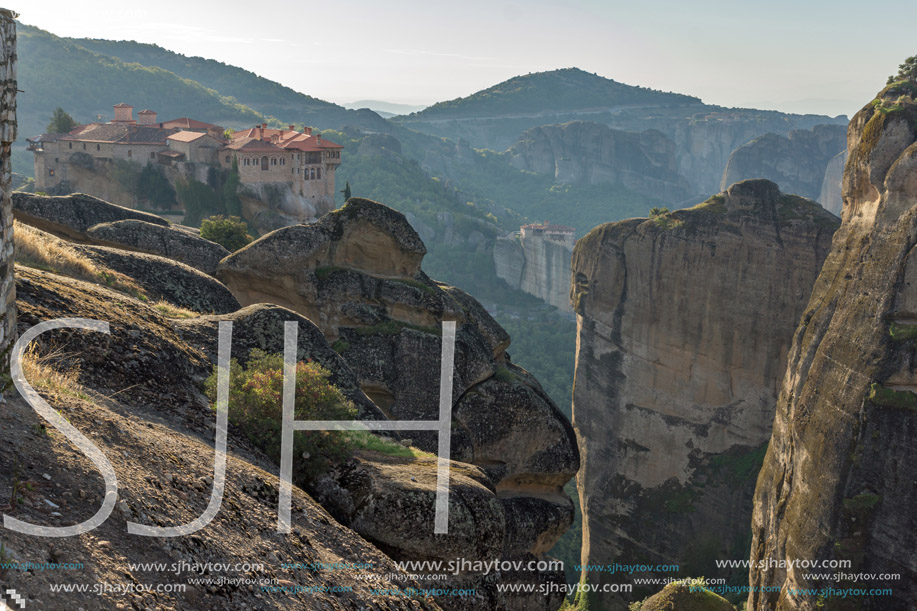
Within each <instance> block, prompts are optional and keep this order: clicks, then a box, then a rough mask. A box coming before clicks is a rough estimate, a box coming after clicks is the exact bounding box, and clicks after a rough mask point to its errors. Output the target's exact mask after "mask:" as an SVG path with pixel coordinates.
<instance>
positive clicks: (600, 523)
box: [572, 180, 838, 609]
mask: <svg viewBox="0 0 917 611" xmlns="http://www.w3.org/2000/svg"><path fill="white" fill-rule="evenodd" d="M837 226H838V220H837V218H836V217H834V216H832V215H831V214H829V213H828V212H826V211H825V210H824V209H823V208H822V207H821V206H819V205H818V204H816V203H815V202H813V201H810V200H806V199H803V198H800V197H796V196H792V195H784V194H782V193H780V191H779V190H778V189H777V186H776V185H775V184H774V183H772V182H770V181H767V180H749V181H745V182H741V183H738V184H735V185H732V186H731V187H730V188H729V189H727V190H726V191H725V192H724V193H721V194H719V195H716V196H714V197H712V198H710V199H709V200H708V201H707V202H705V203H703V204H700V205H698V206H696V207H694V208H691V209H687V210H678V211H675V212H671V213H668V214H665V215H662V216H658V217H655V218H650V219H632V220H627V221H621V222H617V223H610V224H607V225H602V226H600V227H598V228H596V229H594V230H592V231H591V232H590V233H589V234H588V235H586V236H585V237H584V238H582V239H581V240H580V241H579V242H578V243H577V245H576V248H575V249H574V254H573V287H572V300H573V307H574V311H575V312H576V314H577V322H578V334H579V339H578V344H577V347H578V351H577V365H576V378H575V386H574V397H573V419H574V424H575V428H576V431H577V435H578V437H579V442H580V448H581V451H582V453H583V466H582V469H581V470H580V473H579V475H578V483H579V490H580V498H581V502H582V507H583V554H582V563H583V564H584V565H586V564H592V565H595V564H610V563H614V562H618V563H621V564H626V563H636V562H639V563H645V564H678V565H680V566H681V567H682V571H684V572H686V573H687V574H689V575H705V576H708V577H713V576H720V574H719V573H718V572H717V571H716V570H715V568H714V566H713V560H714V559H716V558H743V557H744V556H745V554H746V551H745V550H746V549H747V545H748V541H747V533H748V523H749V520H750V518H751V511H752V508H751V496H752V491H753V488H754V482H755V477H756V474H757V471H758V467H759V465H760V461H761V457H762V455H763V452H764V448H765V447H766V445H767V440H768V438H769V437H770V432H771V422H772V421H773V415H774V408H775V405H776V401H777V388H778V383H779V380H780V379H781V378H782V376H783V372H784V366H785V354H786V351H787V348H788V346H789V343H790V339H791V337H792V332H793V329H794V328H795V326H796V322H797V321H798V319H799V315H800V313H801V312H802V310H803V308H804V307H805V304H806V302H807V300H808V297H809V293H810V290H811V287H812V284H813V282H814V280H815V277H816V275H817V274H818V270H819V268H820V267H821V263H822V260H823V259H824V257H825V256H826V255H827V252H828V249H829V248H830V244H831V236H832V234H833V233H834V231H835V229H836V228H837ZM659 576H660V577H671V576H672V575H671V574H668V575H667V574H661V575H659ZM585 578H586V579H587V580H588V581H598V580H601V579H611V580H612V581H620V575H613V576H609V575H608V574H607V573H603V574H601V575H600V574H597V573H596V574H589V575H585ZM648 593H652V591H650V592H647V594H648ZM635 594H638V595H639V594H640V592H636V593H635ZM596 604H598V605H605V606H599V607H597V608H611V609H619V608H625V606H624V605H623V603H622V602H621V601H614V600H612V597H611V596H608V597H602V598H601V600H597V601H596ZM590 608H592V607H590Z"/></svg>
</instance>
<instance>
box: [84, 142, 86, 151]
mask: <svg viewBox="0 0 917 611" xmlns="http://www.w3.org/2000/svg"><path fill="white" fill-rule="evenodd" d="M83 150H84V151H85V150H86V143H85V142H84V143H83Z"/></svg>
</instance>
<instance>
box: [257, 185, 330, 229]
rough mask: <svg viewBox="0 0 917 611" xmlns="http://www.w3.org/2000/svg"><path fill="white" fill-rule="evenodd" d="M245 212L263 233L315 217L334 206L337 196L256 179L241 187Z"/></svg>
mask: <svg viewBox="0 0 917 611" xmlns="http://www.w3.org/2000/svg"><path fill="white" fill-rule="evenodd" d="M239 201H240V202H241V203H242V216H243V217H244V218H245V219H246V220H247V221H248V222H249V223H251V225H252V227H254V228H255V230H256V231H258V232H259V233H267V232H269V231H273V230H274V229H279V228H280V227H286V226H287V225H293V224H296V223H307V222H309V221H314V220H315V219H317V218H318V217H320V216H322V215H323V214H325V213H327V212H331V211H332V210H334V196H333V195H330V196H328V195H324V196H320V197H307V196H303V195H300V194H299V193H297V192H295V191H294V190H293V188H292V187H291V186H290V185H288V184H286V183H252V184H247V185H245V186H244V187H243V188H241V189H240V190H239Z"/></svg>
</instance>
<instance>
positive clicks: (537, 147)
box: [508, 121, 692, 201]
mask: <svg viewBox="0 0 917 611" xmlns="http://www.w3.org/2000/svg"><path fill="white" fill-rule="evenodd" d="M508 154H509V155H510V160H511V162H512V164H513V165H515V166H516V167H518V168H520V169H522V170H528V171H530V172H535V173H538V174H548V175H550V176H552V177H554V180H556V181H557V182H560V183H573V184H587V185H595V184H601V183H614V184H619V185H622V186H625V187H627V188H629V189H631V190H633V191H637V192H638V193H643V194H645V195H649V196H650V197H654V198H658V199H661V200H666V201H681V200H684V199H687V198H688V197H689V196H690V195H691V194H692V192H691V186H690V185H689V183H688V181H687V180H686V179H685V178H684V177H683V176H681V175H679V173H678V170H677V167H676V161H675V143H673V142H672V141H671V140H669V139H668V138H666V137H665V136H664V135H663V134H662V133H661V132H658V131H656V130H646V131H643V132H640V133H633V132H624V131H620V130H615V129H611V128H610V127H608V126H607V125H603V124H601V123H592V122H589V121H573V122H571V123H565V124H563V125H544V126H541V127H534V128H532V129H529V130H528V131H526V132H525V133H523V134H522V135H521V136H520V137H519V140H518V141H517V142H516V144H515V145H513V147H512V148H510V149H509V151H508Z"/></svg>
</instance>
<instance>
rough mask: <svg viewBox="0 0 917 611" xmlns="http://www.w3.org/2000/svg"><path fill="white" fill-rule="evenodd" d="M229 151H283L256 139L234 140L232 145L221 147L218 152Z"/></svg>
mask: <svg viewBox="0 0 917 611" xmlns="http://www.w3.org/2000/svg"><path fill="white" fill-rule="evenodd" d="M226 149H229V150H231V151H242V152H245V153H261V152H266V153H280V152H283V149H282V148H280V147H279V146H276V145H274V144H271V143H270V142H264V141H262V140H258V139H257V138H238V139H234V140H233V141H232V143H230V144H227V145H226V146H224V147H222V148H221V149H220V150H221V151H222V150H226Z"/></svg>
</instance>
